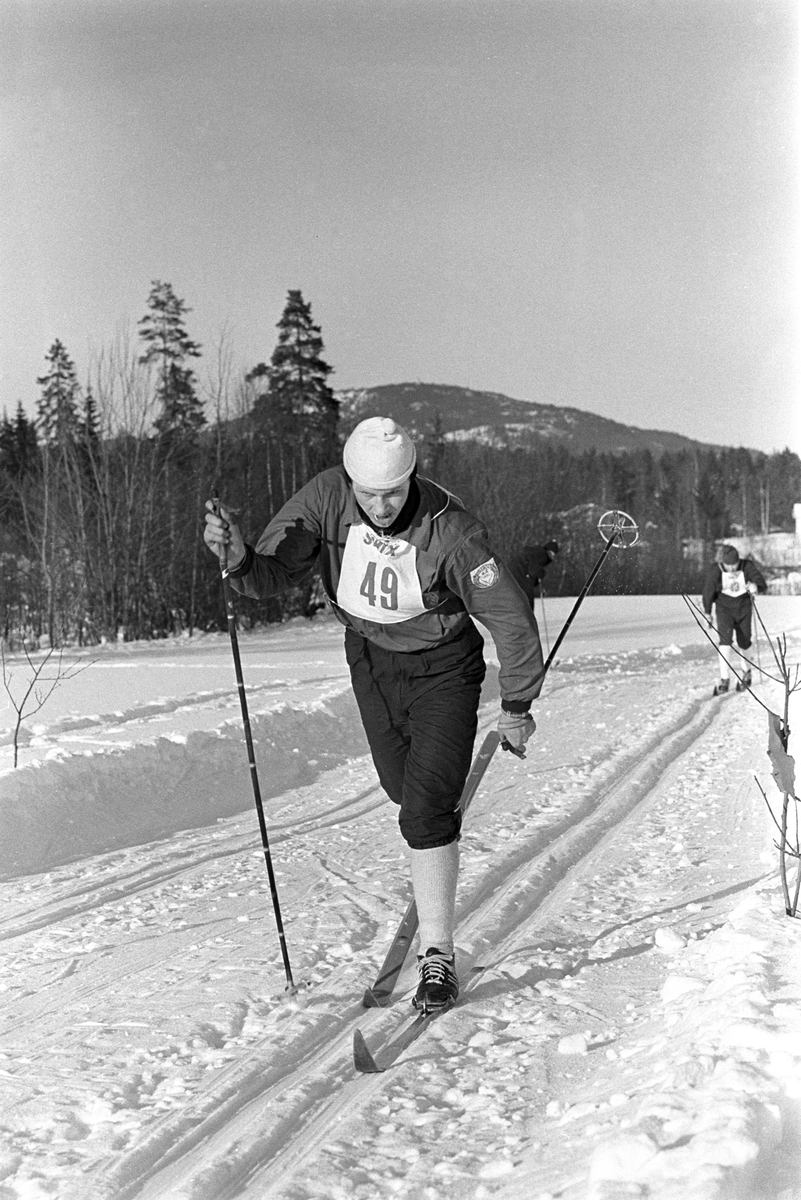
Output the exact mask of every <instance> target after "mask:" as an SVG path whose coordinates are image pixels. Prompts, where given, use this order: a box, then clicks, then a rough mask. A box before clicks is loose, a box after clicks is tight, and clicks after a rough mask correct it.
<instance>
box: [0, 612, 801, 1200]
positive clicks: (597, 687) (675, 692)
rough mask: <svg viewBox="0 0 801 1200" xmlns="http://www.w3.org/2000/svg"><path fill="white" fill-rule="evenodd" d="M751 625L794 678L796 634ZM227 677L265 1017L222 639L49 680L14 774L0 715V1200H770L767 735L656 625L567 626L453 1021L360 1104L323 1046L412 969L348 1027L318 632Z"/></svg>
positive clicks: (342, 791)
mask: <svg viewBox="0 0 801 1200" xmlns="http://www.w3.org/2000/svg"><path fill="white" fill-rule="evenodd" d="M571 603H572V602H571V601H568V600H553V601H548V606H547V611H546V616H547V631H548V634H549V637H550V639H551V640H552V639H553V637H554V636H555V634H556V632H557V631H558V629H559V628H560V626H561V623H562V622H563V621H564V619H565V617H566V615H567V613H568V611H569V609H570V607H571ZM760 608H761V611H762V614H763V616H764V618H765V621H766V623H767V625H768V627H769V629H770V630H771V631H773V632H774V633H779V632H782V631H785V632H787V634H788V637H789V651H790V654H791V657H792V658H793V660H794V661H798V660H799V657H800V656H801V599H797V598H793V597H766V598H764V599H763V600H762V602H761V605H760ZM241 646H242V657H243V665H244V671H245V677H246V682H247V685H248V697H249V704H250V710H251V717H252V725H253V732H254V737H255V739H256V743H257V756H258V765H259V778H260V782H261V787H262V792H263V795H264V800H265V809H266V814H267V823H268V828H269V831H270V839H271V848H272V853H273V859H274V863H275V869H276V875H277V883H278V890H279V895H280V901H281V907H282V911H283V916H284V922H285V926H286V936H287V944H288V949H289V955H290V960H291V967H292V972H293V976H294V979H295V981H296V982H297V983H298V984H299V985H301V989H300V991H299V993H298V996H299V999H292V998H290V999H287V995H286V993H285V990H284V985H285V982H286V977H285V972H284V967H283V963H282V957H281V952H280V946H279V941H278V937H277V934H276V928H275V922H274V918H273V909H272V901H271V897H270V892H269V887H268V882H267V877H266V870H265V863H264V856H263V853H262V851H261V846H260V839H259V834H258V826H257V822H256V817H255V812H254V808H253V798H252V791H251V783H250V775H249V771H248V765H247V759H246V755H245V750H244V744H243V737H242V726H241V719H240V715H239V702H238V697H237V693H236V687H235V684H234V678H233V666H232V661H231V654H230V647H229V644H228V642H227V639H226V638H224V637H217V636H207V637H200V638H197V639H193V640H191V641H183V642H169V643H168V642H164V643H155V644H147V645H141V644H140V645H131V646H128V645H122V646H106V647H102V648H100V649H99V650H96V651H92V652H86V653H83V652H82V653H81V659H82V661H83V662H84V663H85V664H86V669H85V670H84V671H82V672H81V673H80V674H78V675H76V676H74V677H73V678H72V679H69V680H65V681H64V682H63V684H62V685H61V686H60V687H59V688H58V689H57V690H56V692H55V693H54V694H53V696H52V697H51V699H50V700H49V701H48V703H47V705H46V706H45V707H44V708H43V709H42V711H41V712H40V713H39V714H37V716H36V717H35V718H33V722H32V725H28V726H26V729H25V734H24V738H23V745H22V746H21V751H20V768H19V769H18V770H16V771H14V770H13V769H12V767H11V762H12V757H11V754H12V747H11V744H10V735H9V734H8V732H7V730H6V733H5V734H4V733H3V727H4V726H5V727H10V726H11V724H12V721H11V716H12V714H11V710H10V708H9V706H8V705H7V704H6V706H5V707H4V708H0V880H2V882H0V889H2V897H1V900H2V908H1V910H0V911H1V912H2V917H1V918H0V945H1V949H2V964H1V965H0V993H1V994H0V1004H1V1011H0V1200H23V1198H24V1200H42V1198H44V1197H48V1198H53V1197H55V1198H57V1200H125V1198H126V1197H142V1198H145V1200H223V1198H225V1197H248V1198H250V1197H254V1198H256V1197H271V1198H272V1197H276V1198H282V1200H312V1198H316V1197H321V1198H326V1200H350V1198H351V1197H356V1198H358V1200H374V1198H376V1197H379V1196H381V1197H387V1196H396V1197H403V1198H411V1200H454V1198H459V1200H462V1198H466V1197H470V1198H471V1200H472V1198H475V1200H482V1198H487V1197H498V1198H500V1200H513V1198H514V1200H517V1198H525V1200H544V1198H546V1197H552V1198H556V1197H560V1198H564V1200H619V1198H623V1197H646V1196H647V1197H650V1198H655V1197H656V1198H659V1200H738V1198H742V1200H791V1198H797V1197H801V1183H799V1180H801V953H800V952H799V945H798V942H799V938H800V937H801V922H797V921H793V920H790V919H788V918H787V917H786V916H785V915H784V910H783V902H782V896H781V889H780V887H779V881H778V869H777V854H776V851H775V850H774V849H773V848H772V839H773V827H772V825H771V822H770V818H769V815H768V813H767V810H766V807H765V805H764V802H763V800H762V797H761V795H760V792H759V789H758V787H757V783H756V782H755V779H754V776H756V777H757V779H758V780H759V781H760V782H761V784H762V786H763V787H764V788H765V789H766V791H768V793H769V795H770V796H771V798H773V799H775V798H776V796H777V795H778V793H777V791H776V788H775V785H774V784H773V782H772V780H771V777H770V763H769V760H768V757H767V754H766V750H767V719H766V715H765V712H764V709H763V708H762V707H760V705H759V704H758V703H757V702H756V700H755V699H754V698H752V697H751V696H749V695H747V694H743V695H738V694H729V695H728V696H726V697H722V698H720V699H716V700H713V699H712V697H711V695H710V692H711V683H712V680H713V678H714V675H715V667H714V663H713V652H712V651H711V649H710V648H709V646H708V645H707V644H706V642H705V641H704V639H703V637H702V635H701V634H700V633H699V631H698V629H697V628H696V626H695V624H694V623H693V621H692V619H691V618H690V616H689V613H688V611H687V608H686V607H685V605H684V603H683V602H682V600H681V599H680V597H627V598H626V597H620V598H611V597H597V598H594V597H590V598H589V599H588V600H587V601H585V604H584V606H583V608H582V609H581V612H580V614H579V616H578V617H577V619H576V622H575V624H574V626H573V628H572V629H571V630H570V632H569V634H568V636H567V639H566V640H565V642H564V644H563V646H562V651H561V652H560V658H559V661H558V663H557V665H556V667H555V668H554V669H553V670H552V672H551V674H550V676H549V678H548V680H547V682H546V685H545V688H544V692H543V696H542V698H541V700H540V701H539V703H538V705H537V711H536V716H537V720H538V731H537V734H536V735H535V738H534V739H533V741H532V743H531V744H530V751H529V754H528V757H527V758H526V760H525V761H522V762H520V761H518V760H516V759H513V758H512V756H510V755H506V754H501V753H499V754H497V755H496V756H495V758H494V759H493V761H492V763H491V765H490V768H489V770H488V772H487V775H486V776H485V779H484V782H483V784H482V786H481V789H480V790H479V792H478V794H477V796H476V798H475V800H474V802H473V805H472V807H471V809H470V812H469V814H468V817H467V820H466V823H465V829H464V836H463V840H462V874H461V882H460V890H459V901H458V904H459V929H458V935H457V943H458V948H459V950H458V957H459V963H460V974H461V978H462V989H463V990H462V996H461V998H460V1002H459V1004H458V1006H457V1007H456V1008H455V1009H454V1010H453V1011H452V1012H450V1013H448V1014H446V1015H445V1016H443V1017H441V1018H440V1019H438V1020H437V1021H436V1022H435V1023H434V1024H433V1025H432V1026H431V1027H430V1028H429V1029H428V1030H427V1032H426V1033H425V1034H424V1035H423V1037H422V1038H421V1039H420V1040H418V1041H417V1042H416V1043H415V1044H414V1046H413V1047H411V1048H410V1049H409V1050H408V1051H407V1052H406V1054H405V1055H403V1056H402V1057H401V1059H400V1060H399V1061H398V1062H397V1063H396V1064H395V1065H394V1066H392V1067H391V1068H390V1069H389V1070H388V1071H386V1072H385V1073H383V1074H379V1075H369V1076H358V1075H356V1074H355V1073H354V1070H353V1065H352V1053H351V1044H352V1038H353V1033H354V1030H355V1029H356V1028H357V1027H358V1028H360V1029H361V1031H362V1032H363V1034H364V1036H365V1038H366V1040H367V1042H368V1044H369V1045H370V1046H371V1047H372V1048H373V1049H374V1050H378V1049H380V1047H381V1046H382V1045H384V1044H385V1043H386V1041H387V1039H389V1038H390V1037H391V1036H392V1035H393V1034H394V1033H395V1032H396V1031H397V1030H398V1029H399V1028H401V1027H402V1026H403V1025H404V1023H405V1022H406V1021H407V1020H408V1010H409V1005H408V1000H407V999H406V996H407V994H408V989H409V987H410V986H411V982H412V973H411V968H410V967H407V969H406V971H405V973H404V975H403V976H402V979H401V988H400V991H399V993H398V1000H397V1002H396V1003H395V1004H394V1005H393V1006H392V1007H391V1008H390V1009H388V1010H386V1011H381V1010H369V1011H366V1010H364V1009H363V1008H362V1007H361V995H362V991H363V988H364V986H365V984H366V983H369V982H370V981H371V979H372V977H373V975H374V973H375V971H376V969H377V968H378V966H379V965H380V963H381V961H382V959H383V956H384V952H385V950H386V947H387V943H388V941H389V938H390V937H391V934H392V932H393V930H394V927H395V926H396V924H397V921H398V918H399V916H400V914H401V913H402V911H403V909H404V907H405V905H406V903H407V901H408V898H409V885H408V872H407V866H406V859H405V854H404V849H403V843H402V842H401V840H400V836H399V834H398V831H397V826H396V823H395V812H394V809H393V808H392V806H391V805H390V804H389V801H388V800H386V798H385V797H384V795H383V793H382V792H381V790H380V788H379V787H378V785H377V781H376V777H375V773H374V770H373V767H372V764H371V761H370V758H369V756H368V754H367V752H366V744H365V740H364V736H363V734H362V731H361V728H360V724H359V721H358V716H357V713H356V709H355V705H354V702H353V700H352V698H351V695H350V691H349V687H348V679H347V671H346V667H345V663H344V657H343V653H342V631H341V629H340V627H339V626H338V625H337V624H336V623H335V622H333V621H332V620H331V619H330V618H321V619H320V620H318V621H316V622H314V623H312V624H307V623H296V624H290V625H286V626H282V627H280V628H274V629H270V630H267V631H265V632H261V633H258V634H249V635H247V636H243V637H242V639H241ZM759 650H760V658H761V661H762V663H763V665H766V666H767V665H768V648H767V645H766V644H765V642H764V639H763V641H762V643H761V645H760V648H759ZM492 654H493V651H492V647H491V644H488V657H489V658H490V660H491V659H492ZM70 657H72V658H74V657H75V656H70ZM10 665H11V668H12V672H13V674H14V681H15V684H16V685H19V684H20V683H21V681H22V680H23V678H24V664H23V662H21V661H20V660H19V659H14V660H12V661H11V663H10ZM757 692H758V695H759V696H760V697H761V698H762V699H763V700H764V701H765V702H767V703H770V704H772V705H773V706H774V707H775V706H776V705H777V704H778V703H779V697H778V694H777V689H776V688H775V687H774V686H773V685H771V684H764V685H760V687H759V688H758V689H757ZM4 699H5V697H0V702H2V700H4ZM796 707H797V706H796ZM496 710H497V684H496V679H495V671H494V670H492V669H491V670H490V672H489V678H488V682H487V685H486V689H485V699H484V703H483V705H482V710H481V723H480V734H479V736H483V734H484V733H485V732H486V731H487V730H488V729H490V728H491V727H492V725H493V723H494V719H495V715H496ZM792 725H793V720H792V719H791V726H792ZM795 727H796V728H797V727H798V719H797V718H796V719H795ZM790 748H791V751H792V749H793V745H792V738H791V747H790Z"/></svg>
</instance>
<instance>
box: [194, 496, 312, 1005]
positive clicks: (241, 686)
mask: <svg viewBox="0 0 801 1200" xmlns="http://www.w3.org/2000/svg"><path fill="white" fill-rule="evenodd" d="M212 504H213V505H214V512H215V514H216V515H218V516H219V510H220V498H219V496H218V495H217V490H216V488H215V490H214V495H213V496H212ZM220 574H221V576H222V585H223V596H224V597H225V615H226V618H227V621H228V633H229V635H230V638H231V651H232V653H233V656H234V671H235V673H236V686H237V688H238V690H239V704H240V707H241V709H242V724H243V725H244V727H245V743H246V745H247V751H248V764H249V766H250V781H251V783H252V785H253V798H254V800H255V802H256V813H257V814H258V818H259V830H260V832H261V844H262V849H263V850H264V862H265V864H266V867H267V878H268V879H269V881H270V895H271V896H272V898H273V910H274V911H275V924H276V927H277V929H278V939H279V941H280V943H281V957H282V958H283V960H284V971H285V972H286V989H285V990H286V991H288V992H296V991H297V990H298V989H297V986H296V984H295V982H294V980H293V978H292V968H291V966H290V964H289V951H288V950H287V944H286V936H285V934H284V923H283V921H282V919H281V905H280V904H279V902H278V887H277V885H276V881H275V872H274V871H273V859H272V855H271V853H270V841H269V838H268V837H267V823H266V821H265V819H264V805H263V804H262V801H261V789H260V787H259V776H258V772H257V770H256V756H255V754H254V753H253V736H252V734H251V731H250V717H249V715H248V702H247V696H246V695H245V680H244V677H243V675H242V660H241V659H240V657H239V639H238V638H237V634H236V614H235V612H234V594H233V589H232V588H231V581H230V579H229V578H228V549H227V547H223V555H222V557H221V559H220Z"/></svg>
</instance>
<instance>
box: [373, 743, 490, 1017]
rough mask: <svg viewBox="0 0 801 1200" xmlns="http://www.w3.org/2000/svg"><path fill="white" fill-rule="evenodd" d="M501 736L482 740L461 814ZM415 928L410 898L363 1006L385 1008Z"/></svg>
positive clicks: (473, 794) (464, 793) (462, 800)
mask: <svg viewBox="0 0 801 1200" xmlns="http://www.w3.org/2000/svg"><path fill="white" fill-rule="evenodd" d="M500 740H501V739H500V736H499V734H498V731H497V730H496V729H492V730H490V732H489V733H488V734H487V736H486V737H485V738H484V741H483V742H482V743H481V746H480V748H479V751H478V754H477V755H476V757H475V760H474V762H473V765H472V767H471V768H470V774H469V775H468V776H467V779H466V780H465V785H464V788H463V789H462V796H461V799H460V801H459V807H460V808H461V810H462V815H463V816H464V814H465V813H466V812H467V809H468V807H469V805H470V801H471V800H472V799H473V797H474V796H475V794H476V792H477V790H478V785H479V784H480V783H481V780H482V779H483V778H484V772H485V771H486V769H487V767H488V766H489V764H490V761H491V759H492V756H493V754H494V753H495V751H496V750H497V748H498V744H499V742H500ZM416 932H417V905H416V904H415V902H414V900H412V901H410V903H409V907H408V908H407V909H406V912H405V913H404V914H403V917H402V918H401V922H400V925H399V926H398V931H397V933H396V934H395V936H394V938H393V939H392V944H391V945H390V947H389V950H388V951H387V956H386V958H385V959H384V962H383V964H382V966H381V969H380V971H379V972H378V974H377V976H376V978H375V982H374V983H373V985H372V987H368V988H366V989H365V992H364V995H363V997H362V1004H363V1006H364V1007H365V1008H385V1007H386V1006H387V1005H388V1004H389V1002H390V1000H391V999H392V993H393V992H394V990H395V984H396V983H397V982H398V976H399V975H400V973H401V971H402V970H403V964H404V963H405V962H406V956H407V954H408V953H409V947H410V946H411V944H412V941H413V939H414V935H415V934H416ZM360 1036H361V1035H360ZM362 1040H363V1039H362Z"/></svg>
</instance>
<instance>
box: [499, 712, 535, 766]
mask: <svg viewBox="0 0 801 1200" xmlns="http://www.w3.org/2000/svg"><path fill="white" fill-rule="evenodd" d="M536 728H537V725H536V722H535V720H534V718H533V717H532V715H531V713H508V712H505V711H504V710H503V709H502V710H501V715H500V718H499V720H498V733H499V734H500V735H501V747H502V749H504V750H511V751H512V754H515V755H517V757H518V758H525V757H526V752H525V750H524V748H523V747H524V746H525V744H526V742H527V741H528V739H529V738H530V737H531V735H532V733H533V732H534V730H535V729H536Z"/></svg>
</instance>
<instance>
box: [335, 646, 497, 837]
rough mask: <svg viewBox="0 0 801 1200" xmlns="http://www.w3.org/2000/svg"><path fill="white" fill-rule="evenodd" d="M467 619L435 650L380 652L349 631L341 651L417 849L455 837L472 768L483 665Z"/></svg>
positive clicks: (404, 827)
mask: <svg viewBox="0 0 801 1200" xmlns="http://www.w3.org/2000/svg"><path fill="white" fill-rule="evenodd" d="M483 647H484V641H483V638H482V637H481V634H480V633H479V632H478V630H477V629H476V627H475V625H473V624H472V622H471V623H470V625H468V627H467V629H466V630H465V631H464V633H462V634H460V635H459V636H458V637H456V638H454V639H453V641H450V642H446V643H445V644H444V645H442V646H437V647H435V648H434V649H433V650H417V651H412V652H411V653H406V654H404V653H401V652H399V651H394V650H382V649H381V648H380V647H379V646H376V645H375V644H374V643H373V642H370V641H368V640H367V639H366V638H363V637H361V636H360V635H359V634H356V633H354V632H353V631H352V630H350V629H348V630H346V632H345V656H346V658H347V660H348V666H349V667H350V676H351V680H352V682H353V691H354V693H355V696H356V702H357V704H358V706H359V712H360V713H361V718H362V723H363V725H364V729H365V733H366V734H367V740H368V742H369V744H370V751H371V753H372V756H373V762H374V763H375V767H376V770H377V771H378V778H379V779H380V780H381V786H382V787H383V789H384V791H385V792H386V793H387V795H388V796H389V798H390V800H393V801H394V802H395V804H399V805H400V815H399V817H398V824H399V825H400V830H401V833H402V835H403V837H404V839H405V840H406V842H407V843H408V844H409V845H410V846H411V847H412V848H413V849H415V850H428V849H431V848H433V847H434V846H447V845H448V843H449V842H452V841H455V839H456V838H458V836H459V830H460V827H461V819H462V818H461V813H460V811H459V800H460V798H461V795H462V789H463V787H464V782H465V779H466V778H467V774H468V772H469V770H470V763H471V760H472V756H473V742H474V741H475V737H476V729H477V727H478V716H477V714H478V703H479V699H480V696H481V684H482V683H483V681H484V673H485V671H486V667H485V665H484V655H483Z"/></svg>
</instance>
